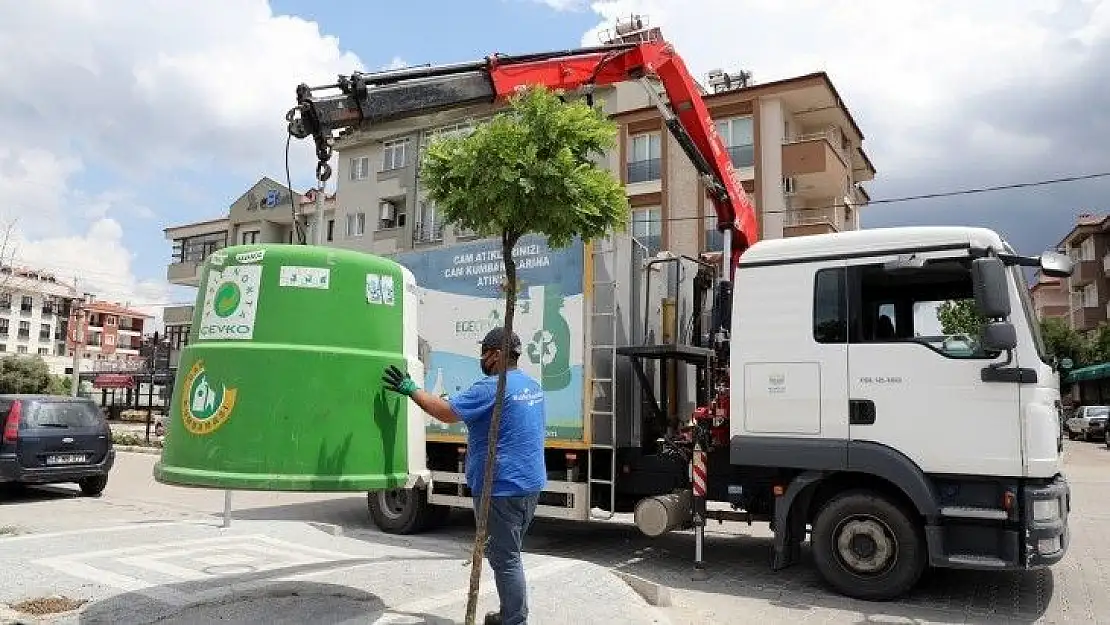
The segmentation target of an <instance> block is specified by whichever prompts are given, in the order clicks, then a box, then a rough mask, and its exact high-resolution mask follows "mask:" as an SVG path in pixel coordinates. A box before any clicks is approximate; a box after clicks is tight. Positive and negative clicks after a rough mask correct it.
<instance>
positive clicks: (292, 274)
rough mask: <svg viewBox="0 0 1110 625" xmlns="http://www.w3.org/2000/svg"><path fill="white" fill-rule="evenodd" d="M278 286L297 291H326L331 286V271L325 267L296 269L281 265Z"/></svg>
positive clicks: (291, 266) (294, 266)
mask: <svg viewBox="0 0 1110 625" xmlns="http://www.w3.org/2000/svg"><path fill="white" fill-rule="evenodd" d="M278 286H282V287H290V288H299V289H328V288H329V287H330V286H331V269H329V268H327V267H298V266H296V265H282V266H281V272H280V273H279V274H278Z"/></svg>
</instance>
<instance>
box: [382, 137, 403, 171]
mask: <svg viewBox="0 0 1110 625" xmlns="http://www.w3.org/2000/svg"><path fill="white" fill-rule="evenodd" d="M408 148H409V140H408V139H407V138H406V139H394V140H393V141H386V142H385V143H383V144H382V171H391V170H394V169H400V168H402V167H404V166H405V165H407V164H408V163H407V160H408Z"/></svg>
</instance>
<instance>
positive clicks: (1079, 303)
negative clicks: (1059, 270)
mask: <svg viewBox="0 0 1110 625" xmlns="http://www.w3.org/2000/svg"><path fill="white" fill-rule="evenodd" d="M1057 247H1058V248H1059V249H1061V250H1063V251H1065V252H1066V253H1067V254H1068V256H1070V257H1071V259H1072V261H1074V262H1075V271H1074V272H1073V273H1072V275H1071V277H1069V278H1068V279H1067V280H1066V283H1067V293H1068V313H1067V317H1068V321H1069V323H1070V325H1071V327H1073V328H1075V329H1076V330H1078V331H1080V332H1083V333H1084V334H1087V335H1093V334H1094V332H1095V331H1096V330H1098V328H1099V326H1101V325H1102V324H1104V323H1106V321H1107V317H1108V314H1107V313H1108V309H1110V215H1102V216H1098V215H1091V214H1083V215H1080V216H1079V218H1078V220H1077V221H1076V224H1075V226H1074V227H1073V228H1072V229H1071V231H1070V232H1068V234H1067V235H1066V236H1065V237H1064V238H1063V240H1062V241H1060V244H1059V245H1058V246H1057Z"/></svg>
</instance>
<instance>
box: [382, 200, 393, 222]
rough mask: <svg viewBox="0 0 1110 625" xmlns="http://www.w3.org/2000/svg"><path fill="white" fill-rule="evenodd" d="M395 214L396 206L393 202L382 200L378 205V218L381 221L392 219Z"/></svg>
mask: <svg viewBox="0 0 1110 625" xmlns="http://www.w3.org/2000/svg"><path fill="white" fill-rule="evenodd" d="M396 216H397V207H396V206H394V205H393V202H382V203H381V204H379V205H378V218H379V219H381V220H382V221H393V219H394V218H395V217H396Z"/></svg>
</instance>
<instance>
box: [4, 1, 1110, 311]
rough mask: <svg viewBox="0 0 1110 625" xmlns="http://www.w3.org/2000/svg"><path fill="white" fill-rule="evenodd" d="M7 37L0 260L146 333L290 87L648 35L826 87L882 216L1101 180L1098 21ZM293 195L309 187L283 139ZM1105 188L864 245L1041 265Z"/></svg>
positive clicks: (355, 25) (377, 12)
mask: <svg viewBox="0 0 1110 625" xmlns="http://www.w3.org/2000/svg"><path fill="white" fill-rule="evenodd" d="M3 5H4V9H3V14H4V19H3V20H0V84H3V85H4V89H3V92H4V97H3V98H0V197H2V198H4V199H3V201H2V202H0V226H2V227H0V235H3V236H4V239H3V240H2V241H0V244H2V248H3V254H4V260H5V261H6V262H15V263H16V264H21V265H29V266H35V267H38V268H42V269H47V270H50V271H53V272H55V273H56V274H58V275H59V276H61V277H64V278H67V279H72V278H74V277H76V278H77V279H78V280H79V286H80V287H81V288H82V290H86V291H92V292H95V293H98V294H99V295H100V296H101V297H103V298H106V299H111V300H115V301H120V302H129V303H130V304H131V305H133V306H135V307H139V308H141V309H144V310H147V311H149V312H151V313H155V314H157V313H158V312H159V309H160V308H161V306H162V305H165V304H170V303H189V302H191V299H192V297H193V292H192V291H191V290H189V289H182V288H179V287H171V286H170V285H168V284H167V283H166V281H165V274H166V265H167V263H168V261H169V258H170V251H171V243H170V242H169V241H166V240H165V237H164V234H163V229H164V228H166V227H169V226H173V225H180V224H184V223H189V222H194V221H200V220H204V219H212V218H217V217H221V216H224V215H225V214H226V211H227V208H228V206H229V205H230V204H231V203H232V202H234V201H235V200H236V199H237V198H238V197H239V196H240V195H241V194H242V193H243V192H245V191H246V190H247V188H249V187H250V186H251V185H252V184H253V183H254V182H256V181H257V180H258V179H259V178H261V177H262V176H270V177H272V178H274V179H275V180H284V165H283V162H284V161H283V149H284V140H285V121H284V114H285V112H286V110H287V109H288V108H289V107H290V106H292V104H293V100H294V89H295V87H296V85H297V84H299V83H301V82H307V83H309V84H321V83H325V82H330V81H333V80H334V78H335V76H336V75H337V74H349V73H351V72H352V71H355V70H374V69H380V68H385V67H396V66H404V65H415V64H424V63H433V64H438V63H452V62H459V61H468V60H478V59H481V58H482V57H484V56H486V55H487V54H490V53H492V52H502V53H514V52H533V51H544V50H552V49H564V48H570V47H575V46H578V45H582V44H585V45H594V44H596V43H597V42H598V30H599V28H602V27H604V26H605V25H611V24H612V22H613V20H614V19H615V18H616V17H617V16H618V15H628V14H631V13H638V14H644V15H646V16H647V17H648V19H649V20H650V22H651V24H652V25H655V26H660V27H661V28H662V29H663V34H664V36H665V37H666V38H667V39H668V40H669V41H670V42H672V43H673V44H674V45H675V48H676V50H677V51H678V53H679V54H680V55H681V56H682V57H683V58H684V59H685V60H686V62H687V64H688V66H690V68H691V70H692V71H693V73H694V74H695V77H696V78H699V79H703V80H704V76H705V74H706V72H708V71H709V70H711V69H714V68H722V69H725V70H726V71H730V72H734V71H737V70H739V69H746V70H749V71H751V72H752V74H753V78H754V80H755V81H756V82H761V81H771V80H776V79H779V78H784V77H788V76H793V75H798V74H804V73H809V72H813V71H820V70H823V71H826V72H828V74H829V76H830V77H831V79H832V81H833V83H834V84H835V85H836V87H837V90H838V91H839V92H840V94H841V96H842V97H843V99H844V100H845V103H846V105H847V106H848V107H849V109H850V110H851V111H852V114H853V116H854V117H855V119H856V121H857V122H858V124H859V125H860V127H861V128H862V129H863V131H864V134H865V135H866V139H865V142H864V146H865V149H866V150H867V152H868V155H869V156H870V157H871V160H872V162H873V163H874V164H875V166H876V168H877V170H878V174H877V175H876V178H875V180H874V181H873V182H872V183H870V184H868V185H867V188H868V191H869V193H870V195H871V197H872V198H873V199H888V198H901V197H906V196H912V195H920V194H927V193H936V192H944V191H952V190H959V189H967V188H975V187H983V186H993V185H1008V184H1014V183H1026V182H1032V181H1040V180H1050V179H1056V178H1061V177H1068V176H1075V175H1084V174H1094V173H1103V172H1110V149H1108V148H1107V147H1106V138H1107V137H1110V81H1107V80H1105V78H1104V77H1105V75H1106V73H1107V69H1108V68H1110V0H1066V1H1065V0H1022V1H1021V2H1013V0H977V1H976V2H974V3H968V2H956V1H954V0H930V1H929V2H921V1H919V0H791V2H777V1H772V0H600V1H594V2H589V1H585V0H408V1H407V2H403V3H379V2H366V1H365V0H362V1H358V0H334V1H332V2H307V1H304V0H275V1H273V2H266V1H264V0H188V1H186V0H159V1H158V2H147V1H142V0H111V1H110V0H69V1H65V2H63V1H62V0H36V1H35V2H15V1H14V0H8V1H5V2H4V3H3ZM292 173H293V185H294V187H296V188H297V189H298V190H303V189H305V188H307V187H308V186H309V185H311V184H312V179H313V157H312V150H311V146H310V145H309V142H307V141H297V142H294V145H293V150H292ZM1107 198H1110V177H1103V178H1098V179H1093V180H1088V181H1083V182H1074V183H1067V184H1052V185H1044V186H1038V187H1032V188H1022V189H1014V190H1007V191H1001V192H993V193H983V194H977V195H963V196H957V197H950V198H941V199H929V200H917V201H906V202H891V203H879V204H874V205H872V206H870V207H868V208H865V209H864V211H863V213H862V222H863V226H864V227H881V226H896V225H923V224H953V225H984V226H987V227H991V228H994V229H996V230H998V231H1000V232H1001V233H1002V234H1003V235H1004V236H1005V237H1007V238H1008V239H1009V240H1010V241H1011V242H1013V243H1014V244H1015V245H1016V246H1017V247H1018V248H1019V250H1022V251H1026V252H1029V253H1039V252H1040V251H1041V250H1043V249H1047V248H1050V247H1052V246H1054V245H1055V244H1056V243H1057V242H1058V241H1059V239H1060V238H1062V237H1063V236H1064V235H1065V234H1066V233H1067V231H1068V230H1069V229H1070V224H1071V223H1073V222H1074V219H1075V217H1076V216H1077V215H1078V214H1080V213H1084V212H1091V213H1101V212H1104V211H1107V210H1110V205H1108V204H1110V202H1108V201H1107Z"/></svg>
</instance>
